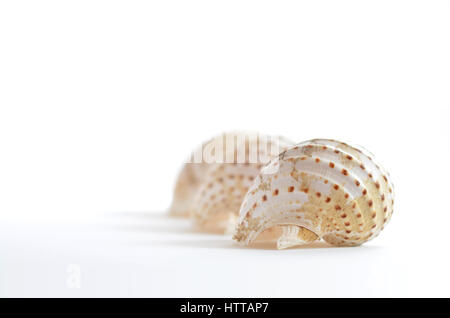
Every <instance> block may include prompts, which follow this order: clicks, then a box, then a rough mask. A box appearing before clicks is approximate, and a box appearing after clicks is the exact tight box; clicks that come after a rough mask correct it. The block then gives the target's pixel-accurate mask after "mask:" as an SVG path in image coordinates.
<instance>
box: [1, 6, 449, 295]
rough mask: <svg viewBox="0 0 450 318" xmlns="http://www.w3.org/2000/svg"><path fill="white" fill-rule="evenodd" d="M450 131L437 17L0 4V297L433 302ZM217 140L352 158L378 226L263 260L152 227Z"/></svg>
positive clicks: (322, 9) (185, 227) (185, 231)
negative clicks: (380, 196) (232, 134)
mask: <svg viewBox="0 0 450 318" xmlns="http://www.w3.org/2000/svg"><path fill="white" fill-rule="evenodd" d="M449 126H450V1H444V0H442V1H411V0H408V1H392V0H389V1H381V0H379V1H321V0H319V1H261V0H259V1H245V0H239V1H231V0H229V1H210V0H208V1H184V0H183V1H171V0H166V1H2V2H1V3H0V296H44V297H45V296H61V297H71V296H74V297H78V296H153V297H158V296H177V297H179V296H183V297H194V296H200V297H208V296H224V297H226V296H236V297H239V296H248V297H257V296H269V297H277V296H288V297H315V296H344V297H345V296H362V297H366V296H376V297H379V296H447V297H448V296H450V291H449V289H448V286H449V284H450V274H449V270H448V269H449V268H450V255H449V252H450V251H449V243H450V242H449V240H450V239H449V236H448V231H449V224H450V209H449V206H450V196H449V180H450V173H449V171H450V161H449V158H450V142H449V137H450V128H449ZM234 129H245V130H257V131H259V132H262V133H268V134H280V135H284V136H286V137H288V138H290V139H292V140H296V141H298V142H300V141H303V140H307V139H310V138H334V139H342V140H345V141H349V142H352V143H356V144H361V145H363V146H365V147H366V148H367V149H369V150H370V151H371V152H373V153H374V154H375V155H376V157H377V159H378V160H379V161H380V162H381V163H383V165H384V166H385V168H386V169H387V170H388V171H389V172H390V173H391V175H392V178H393V182H394V184H395V186H396V194H397V197H396V206H395V212H394V216H393V218H392V221H391V223H390V224H389V225H388V226H387V227H386V229H385V231H383V232H382V233H381V235H380V236H379V237H378V238H376V239H375V240H373V241H371V242H369V243H367V244H366V245H364V246H362V247H359V248H315V249H313V248H310V249H290V250H285V251H277V250H270V249H248V248H240V247H237V246H236V245H235V244H233V243H232V242H231V241H230V239H229V237H221V236H209V235H204V234H197V233H193V232H191V230H190V224H189V222H186V221H182V220H171V219H167V218H166V217H165V210H166V208H167V207H168V205H169V204H170V201H171V195H172V188H173V185H174V182H175V178H176V174H177V172H178V169H179V167H180V165H181V163H182V162H183V160H184V159H185V157H186V156H187V155H188V154H189V153H190V151H191V150H192V149H193V148H194V147H195V146H196V145H197V144H198V143H200V142H201V141H203V140H205V139H208V138H209V137H211V136H212V135H214V134H217V133H220V132H222V131H228V130H234ZM70 264H73V265H74V266H70ZM73 268H75V269H77V270H78V269H79V270H80V272H81V273H80V277H79V278H80V279H79V280H78V283H80V285H79V286H75V287H80V288H71V287H74V286H73V284H71V283H70V282H71V281H72V279H73V277H72V276H71V275H73V272H72V270H73ZM77 277H78V276H77Z"/></svg>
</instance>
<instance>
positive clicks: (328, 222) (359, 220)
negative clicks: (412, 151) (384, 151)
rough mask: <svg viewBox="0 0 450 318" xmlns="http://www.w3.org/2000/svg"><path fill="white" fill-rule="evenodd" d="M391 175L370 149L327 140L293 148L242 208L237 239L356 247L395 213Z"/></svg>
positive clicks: (274, 164) (271, 168)
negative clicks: (375, 159)
mask: <svg viewBox="0 0 450 318" xmlns="http://www.w3.org/2000/svg"><path fill="white" fill-rule="evenodd" d="M393 205H394V192H393V186H392V183H391V181H390V178H389V175H388V173H387V172H386V171H385V170H384V169H383V168H381V166H380V165H379V164H377V163H376V162H375V161H374V160H373V159H372V155H371V154H370V153H369V152H367V151H366V150H364V149H362V148H358V147H354V146H350V145H348V144H345V143H342V142H339V141H335V140H326V139H316V140H311V141H306V142H303V143H300V144H298V145H296V146H293V147H291V148H289V149H288V150H286V151H284V152H283V153H281V154H280V155H279V157H278V158H276V159H274V160H272V161H271V162H270V163H269V164H268V165H266V166H265V167H264V168H262V170H261V172H260V174H259V175H258V177H257V178H256V180H255V183H254V184H253V185H252V186H251V187H250V189H249V191H248V193H247V195H246V197H245V199H244V202H243V204H242V206H241V208H240V215H239V220H238V223H237V226H236V229H235V233H234V236H233V239H234V240H236V241H238V242H240V243H241V244H244V245H248V244H249V243H251V242H253V241H255V240H260V239H261V238H264V239H272V240H273V239H278V241H277V245H278V248H280V249H282V248H287V247H291V246H296V245H303V244H308V243H311V242H314V241H317V240H320V239H323V240H325V241H326V242H328V243H330V244H332V245H335V246H356V245H360V244H362V243H364V242H367V241H369V240H371V239H373V238H374V237H376V236H377V235H378V234H379V233H380V231H381V230H382V229H383V228H384V226H385V225H386V224H387V223H388V222H389V220H390V219H391V216H392V212H393Z"/></svg>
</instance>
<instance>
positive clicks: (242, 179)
mask: <svg viewBox="0 0 450 318" xmlns="http://www.w3.org/2000/svg"><path fill="white" fill-rule="evenodd" d="M292 144H293V143H292V142H290V141H287V140H285V139H283V138H281V137H269V136H265V135H259V134H256V133H245V132H231V133H225V134H221V135H219V136H217V137H215V138H213V139H211V140H209V141H208V142H206V143H204V144H203V145H202V146H201V147H200V148H199V149H197V150H196V151H195V152H194V153H193V154H192V156H191V160H190V162H189V163H186V164H185V165H184V167H183V169H182V171H181V173H180V175H179V177H178V181H177V185H176V188H175V194H174V200H173V203H172V208H171V214H176V215H183V216H191V217H192V219H193V221H194V224H195V225H196V227H197V229H199V230H202V231H207V232H216V233H224V232H232V230H233V229H234V226H235V224H236V220H237V216H238V213H239V207H240V206H241V203H242V200H243V198H244V195H245V193H246V192H247V190H248V188H249V187H250V186H251V184H252V183H253V180H254V179H255V177H256V176H257V175H258V173H259V170H260V168H261V167H262V166H263V165H264V164H267V163H268V162H270V160H271V159H272V158H274V157H276V156H277V155H279V153H280V152H281V151H283V150H285V149H287V147H288V146H291V145H292Z"/></svg>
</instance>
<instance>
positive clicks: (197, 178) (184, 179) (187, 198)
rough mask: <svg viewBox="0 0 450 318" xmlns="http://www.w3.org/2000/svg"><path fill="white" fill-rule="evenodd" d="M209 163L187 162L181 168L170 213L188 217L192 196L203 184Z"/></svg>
mask: <svg viewBox="0 0 450 318" xmlns="http://www.w3.org/2000/svg"><path fill="white" fill-rule="evenodd" d="M208 169H209V165H208V164H205V163H187V164H185V165H184V166H183V168H182V169H181V171H180V173H179V175H178V178H177V182H176V185H175V190H174V195H173V200H172V204H171V206H170V208H169V214H170V215H172V216H176V217H188V216H189V215H190V208H191V205H192V198H193V197H195V195H196V194H197V191H198V189H199V187H200V185H201V184H202V182H203V180H204V178H205V176H206V172H207V171H208Z"/></svg>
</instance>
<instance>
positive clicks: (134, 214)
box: [101, 211, 183, 220]
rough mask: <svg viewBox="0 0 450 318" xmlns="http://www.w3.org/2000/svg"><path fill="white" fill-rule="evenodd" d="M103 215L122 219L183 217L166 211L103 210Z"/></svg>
mask: <svg viewBox="0 0 450 318" xmlns="http://www.w3.org/2000/svg"><path fill="white" fill-rule="evenodd" d="M101 215H102V216H103V217H106V218H108V217H111V218H123V219H144V220H150V219H153V220H154V219H159V220H164V219H174V220H177V219H178V220H181V219H183V218H176V217H172V216H170V215H169V214H168V212H166V211H118V212H105V213H102V214H101Z"/></svg>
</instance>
